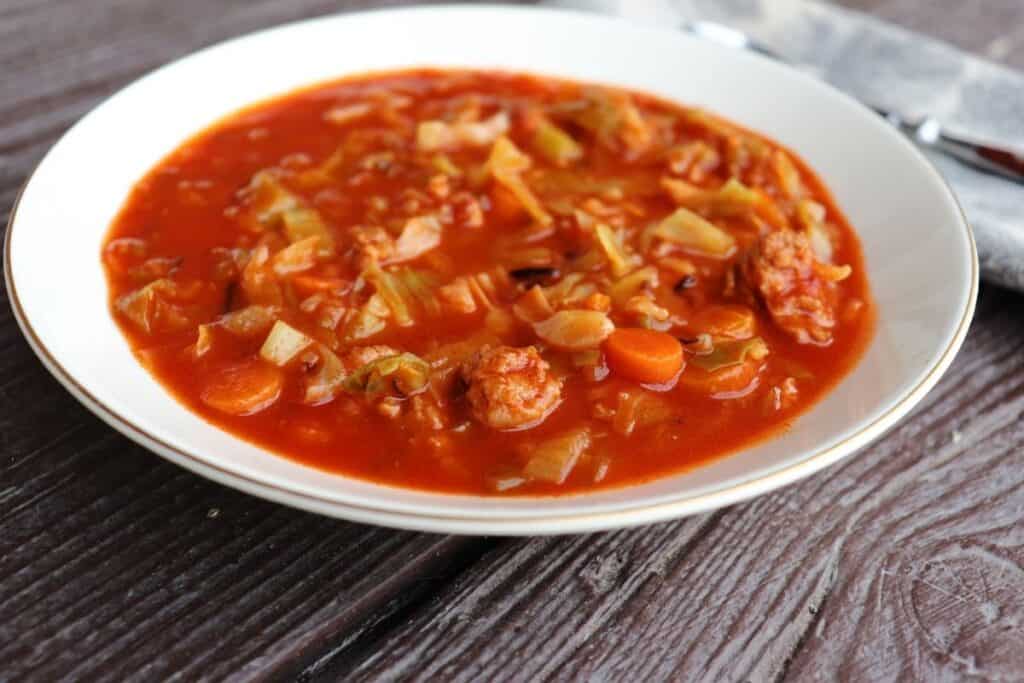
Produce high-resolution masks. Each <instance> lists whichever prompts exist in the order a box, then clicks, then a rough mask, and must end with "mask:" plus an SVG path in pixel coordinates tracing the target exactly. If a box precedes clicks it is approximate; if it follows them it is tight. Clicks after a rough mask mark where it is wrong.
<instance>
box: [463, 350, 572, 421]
mask: <svg viewBox="0 0 1024 683" xmlns="http://www.w3.org/2000/svg"><path fill="white" fill-rule="evenodd" d="M550 369H551V368H550V366H549V365H548V363H547V361H545V360H544V359H543V358H541V356H540V354H539V353H537V349H535V348H534V347H532V346H527V347H525V348H515V347H511V346H498V347H496V348H488V347H484V349H483V350H481V351H480V352H479V353H477V354H476V356H474V357H473V358H472V359H470V360H469V361H467V362H466V363H465V365H463V367H462V377H463V379H465V381H466V382H467V383H468V385H469V390H468V392H467V394H466V396H467V398H468V399H469V403H470V406H471V407H472V409H473V416H474V417H476V419H477V420H479V421H480V422H482V423H484V424H486V425H487V426H489V427H493V428H494V429H501V430H516V429H528V428H530V427H533V426H535V425H537V424H539V423H541V422H543V421H544V418H546V417H547V416H548V415H550V414H551V412H552V411H553V410H554V409H555V408H556V407H557V406H558V403H559V402H560V401H561V398H562V383H561V381H559V380H558V379H557V378H555V377H553V376H552V375H551V373H550Z"/></svg>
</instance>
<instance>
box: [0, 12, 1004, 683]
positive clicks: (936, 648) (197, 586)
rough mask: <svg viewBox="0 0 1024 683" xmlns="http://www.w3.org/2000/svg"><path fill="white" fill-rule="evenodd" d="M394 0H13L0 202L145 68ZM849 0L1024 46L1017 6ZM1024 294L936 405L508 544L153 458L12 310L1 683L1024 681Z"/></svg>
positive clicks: (897, 17) (990, 47) (974, 347)
mask: <svg viewBox="0 0 1024 683" xmlns="http://www.w3.org/2000/svg"><path fill="white" fill-rule="evenodd" d="M381 4H388V3H381V2H351V1H349V2H338V1H330V0H289V1H287V2H286V1H284V0H228V1H225V2H219V3H217V4H216V5H214V4H212V3H208V2H204V1H203V0H181V1H180V2H176V3H160V2H154V1H153V0H144V1H142V2H136V1H132V0H88V1H78V2H75V3H45V2H43V1H42V0H5V2H3V3H2V4H0V64H3V67H4V76H5V77H4V78H0V207H2V211H3V212H4V213H6V212H7V211H8V210H9V207H10V203H11V201H13V197H14V194H15V192H16V190H17V188H18V187H19V186H20V185H21V183H22V182H24V179H25V177H26V176H27V174H28V173H29V171H30V170H31V168H32V166H33V165H34V164H35V163H36V162H37V161H38V160H39V158H41V156H42V154H43V153H44V152H45V150H46V149H47V148H48V147H49V145H51V144H52V143H53V141H54V140H55V139H56V137H57V136H59V135H60V133H62V132H63V131H64V130H65V129H66V128H67V127H68V126H69V125H70V124H71V123H73V122H74V121H75V120H76V119H77V118H78V117H80V116H81V115H82V114H83V113H84V112H85V111H87V110H88V109H90V108H91V107H92V106H94V105H95V104H96V103H97V102H98V101H100V100H101V99H102V98H103V97H105V96H106V95H108V94H110V93H111V92H113V91H114V90H116V89H117V88H119V87H121V86H122V85H123V84H124V83H125V82H126V81H128V80H130V79H131V78H133V77H135V76H137V75H138V74H141V73H143V72H144V71H146V70H148V69H150V68H153V67H154V66H156V65H158V64H160V63H163V62H165V61H167V60H169V59H173V58H175V57H177V56H180V55H182V54H186V53H188V52H190V51H192V50H194V49H196V48H199V47H202V46H204V45H208V44H210V43H213V42H216V41H218V40H220V39H222V38H225V37H228V36H232V35H237V34H240V33H244V32H246V31H250V30H254V29H257V28H261V27H264V26H268V25H273V24H276V23H280V22H282V21H288V20H292V19H297V18H301V17H304V16H312V15H316V14H321V13H325V12H330V11H335V10H338V9H348V8H356V7H363V6H369V5H381ZM844 4H847V5H849V6H854V7H861V8H864V9H867V10H869V11H872V12H876V13H878V14H879V15H881V16H883V17H886V18H889V19H891V20H894V21H897V22H900V23H903V24H905V25H907V26H908V27H909V28H912V29H916V30H923V31H927V32H931V33H933V34H936V35H939V36H940V37H943V38H945V39H947V40H951V41H952V42H955V43H957V44H959V45H961V46H963V47H966V48H968V49H973V50H977V51H979V52H984V53H987V54H989V55H990V56H993V57H994V58H998V59H1004V60H1005V61H1007V62H1008V63H1015V64H1018V65H1024V48H1020V49H1018V47H1017V46H1019V45H1020V44H1021V43H1022V38H1024V31H1022V30H1021V28H1020V27H1021V26H1024V5H1021V4H1019V3H1017V2H1014V1H1013V0H990V1H987V2H985V3H981V2H974V3H972V2H963V1H962V0H961V1H955V0H845V2H844ZM1015 60H1018V61H1015ZM113 143H115V144H116V141H113ZM1022 310H1024V298H1022V297H1020V296H1018V295H1014V294H1011V293H1008V292H1005V291H1002V290H999V289H995V288H988V287H986V288H983V296H982V301H981V305H980V308H979V314H978V319H977V320H976V321H975V323H974V325H973V327H972V331H971V333H970V336H969V337H968V340H967V343H966V345H965V348H964V351H963V352H962V354H961V355H960V357H959V358H958V359H957V361H956V362H955V364H954V366H953V368H952V369H951V371H950V374H949V375H948V376H947V377H946V378H945V379H944V380H943V381H942V382H941V383H940V385H939V387H938V388H937V389H936V390H935V391H934V392H933V393H932V394H930V395H929V397H928V398H927V399H926V401H925V402H924V404H923V405H922V406H920V407H919V408H918V410H916V411H915V412H914V414H913V415H912V416H911V417H910V418H909V419H908V420H906V421H904V422H903V423H902V424H901V425H900V426H899V427H898V428H897V429H895V430H894V431H893V432H892V433H891V434H889V435H888V436H887V437H886V438H885V439H883V440H882V441H880V442H879V443H878V444H877V445H875V446H874V447H873V448H871V449H869V450H867V451H865V452H864V453H861V454H860V455H858V456H856V457H854V458H851V459H849V460H847V461H845V462H844V463H842V464H841V465H839V466H836V467H833V468H831V469H829V470H828V471H826V472H823V473H820V474H819V475H817V476H815V477H812V478H810V479H808V480H805V481H803V482H801V483H799V484H797V485H794V486H791V487H788V488H786V489H784V490H782V491H779V492H776V493H774V494H772V495H768V496H764V497H761V498H759V499H757V500H755V501H752V502H750V503H747V504H744V505H740V506H735V507H733V508H729V509H727V510H724V511H719V512H717V513H714V514H710V515H703V516H698V517H694V518H690V519H686V520H681V521H678V522H674V523H668V524H661V525H656V526H652V527H649V528H645V529H638V530H632V531H619V532H614V533H606V534H596V535H591V536H581V537H573V538H547V539H523V540H517V541H494V540H486V539H470V538H451V537H440V536H429V535H422V534H413V533H403V532H395V531H389V530H384V529H376V528H372V527H366V526H360V525H355V524H348V523H344V522H337V521H334V520H328V519H324V518H320V517H317V516H314V515H308V514H305V513H301V512H297V511H294V510H290V509H287V508H284V507H281V506H277V505H273V504H271V503H267V502H264V501H260V500H257V499H254V498H251V497H249V496H246V495H244V494H240V493H237V492H234V491H231V490H229V489H226V488H223V487H220V486H218V485H216V484H213V483H210V482H207V481H205V480H202V479H199V478H197V477H195V476H193V475H191V474H189V473H188V472H185V471H183V470H181V469H179V468H176V467H174V466H172V465H170V464H168V463H165V462H163V461H162V460H160V459H159V458H157V457H156V456H154V455H152V454H150V453H148V452H147V451H145V450H144V449H142V448H139V447H137V446H135V445H133V444H131V443H130V442H128V441H127V440H125V439H123V438H122V437H120V436H118V435H116V434H115V433H113V432H112V431H111V430H110V429H108V428H107V427H105V426H104V425H103V424H102V423H100V422H99V421H98V420H97V419H95V418H94V417H92V416H91V415H90V414H88V413H87V412H86V411H85V410H84V409H83V408H81V407H80V406H79V405H78V404H77V403H76V402H75V401H74V400H73V399H72V398H71V397H70V396H69V395H68V394H67V393H66V392H65V391H63V390H62V389H61V388H60V387H59V385H58V384H57V383H56V382H55V381H54V380H52V379H51V378H50V377H49V376H48V375H47V374H46V372H45V371H44V370H43V369H42V367H41V366H40V365H39V363H38V361H37V360H36V359H35V358H34V356H33V355H32V354H31V352H30V351H29V349H28V347H27V345H26V344H25V342H24V341H23V339H22V337H21V335H20V333H19V332H18V330H17V328H16V326H15V324H14V321H13V319H12V317H11V313H10V310H9V308H8V307H7V306H0V680H3V681H7V680H59V679H66V680H111V681H123V680H139V681H152V680H163V679H167V678H171V677H172V676H173V677H176V678H177V679H178V680H200V679H203V680H222V679H226V680H268V679H275V680H283V679H288V678H294V677H295V676H296V675H299V676H300V677H301V678H302V679H303V680H324V681H335V680H467V681H468V680H517V681H518V680H522V681H525V680H539V679H545V678H547V679H552V680H627V681H637V680H696V679H703V680H716V681H717V680H723V681H731V680H754V681H760V680H780V679H790V680H829V681H831V680H928V681H943V680H963V679H977V680H1015V679H1016V680H1019V679H1021V678H1022V676H1021V672H1022V671H1024V647H1022V643H1021V640H1022V639H1024V631H1022V625H1024V599H1022V598H1021V597H1020V596H1021V595H1022V594H1024V592H1022V588H1024V570H1022V567H1024V545H1022V543H1024V538H1022V535H1024V532H1022V531H1020V530H1018V527H1019V524H1018V522H1019V519H1020V516H1021V511H1022V510H1024V491H1022V487H1024V467H1022V465H1024V463H1022V458H1024V421H1022V419H1021V416H1022V414H1024V354H1022V351H1024V348H1022V347H1024V316H1021V311H1022Z"/></svg>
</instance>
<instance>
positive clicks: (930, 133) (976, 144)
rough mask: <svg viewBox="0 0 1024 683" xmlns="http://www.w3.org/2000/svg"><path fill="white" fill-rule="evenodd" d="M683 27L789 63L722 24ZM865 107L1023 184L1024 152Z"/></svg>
mask: <svg viewBox="0 0 1024 683" xmlns="http://www.w3.org/2000/svg"><path fill="white" fill-rule="evenodd" d="M682 28H683V30H684V31H686V32H688V33H691V34H693V35H695V36H698V37H700V38H704V39H706V40H711V41H714V42H716V43H719V44H720V45H725V46H726V47H732V48H736V49H741V50H749V51H751V52H756V53H758V54H760V55H764V56H765V57H770V58H771V59H774V60H776V61H780V62H785V63H787V64H790V62H789V61H788V60H787V59H785V58H784V57H782V56H781V55H779V54H778V53H777V52H775V51H774V50H772V49H771V48H769V47H767V46H765V45H763V44H761V43H758V42H757V41H755V40H754V39H752V38H751V37H750V36H748V35H747V34H746V33H743V32H742V31H739V30H737V29H734V28H731V27H729V26H725V25H723V24H717V23H715V22H711V21H692V22H688V23H685V24H683V26H682ZM793 66H799V65H793ZM865 104H866V105H867V106H868V107H870V108H871V109H873V110H874V111H876V112H877V113H878V114H880V115H881V116H883V117H885V119H886V120H888V121H889V123H891V124H892V125H893V126H895V127H896V128H898V129H899V130H901V131H903V132H904V133H906V134H907V135H908V136H910V137H911V138H913V139H914V140H915V141H917V143H918V144H919V145H921V146H923V147H928V148H930V149H934V150H937V151H940V152H942V153H944V154H947V155H949V156H951V157H954V158H956V159H959V160H960V161H962V162H964V163H965V164H968V165H970V166H973V167H974V168H977V169H979V170H981V171H985V172H987V173H994V174H996V175H1000V176H1002V177H1004V178H1007V179H1009V180H1013V181H1016V182H1018V183H1024V150H1019V149H1015V148H1013V147H1011V146H1010V145H1000V144H998V143H994V142H991V141H988V140H982V139H980V138H975V137H973V136H969V135H963V134H960V133H953V132H950V131H948V130H946V129H944V128H943V126H942V124H941V123H940V122H939V121H938V119H936V118H934V117H932V116H907V115H904V114H901V113H900V112H896V111H892V110H890V109H885V108H883V107H878V106H875V105H873V104H868V103H865Z"/></svg>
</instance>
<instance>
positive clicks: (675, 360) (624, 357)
mask: <svg viewBox="0 0 1024 683" xmlns="http://www.w3.org/2000/svg"><path fill="white" fill-rule="evenodd" d="M604 353H605V356H606V358H607V360H608V367H610V368H611V369H612V371H613V372H615V373H616V374H619V375H622V376H623V377H626V378H629V379H632V380H635V381H637V382H643V383H646V384H663V383H665V382H670V381H672V379H673V378H674V377H675V376H676V375H677V374H679V371H680V370H681V369H682V367H683V347H682V345H681V344H680V343H679V341H678V340H677V339H676V338H675V337H673V336H672V335H670V334H667V333H665V332H658V331H656V330H647V329H643V328H639V327H621V328H618V329H616V330H615V331H614V332H612V333H611V335H609V337H608V338H607V339H606V340H605V342H604Z"/></svg>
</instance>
